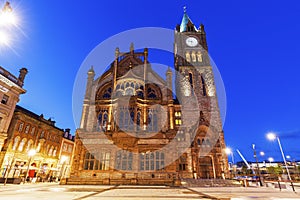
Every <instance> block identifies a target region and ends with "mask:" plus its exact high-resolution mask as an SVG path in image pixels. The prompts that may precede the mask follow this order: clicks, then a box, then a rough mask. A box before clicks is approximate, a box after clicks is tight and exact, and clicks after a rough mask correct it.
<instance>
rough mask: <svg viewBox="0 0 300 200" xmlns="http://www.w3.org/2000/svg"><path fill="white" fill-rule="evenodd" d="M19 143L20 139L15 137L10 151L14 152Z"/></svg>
mask: <svg viewBox="0 0 300 200" xmlns="http://www.w3.org/2000/svg"><path fill="white" fill-rule="evenodd" d="M19 141H20V137H15V139H14V145H13V147H12V150H14V151H15V150H16V149H17V146H18V144H19Z"/></svg>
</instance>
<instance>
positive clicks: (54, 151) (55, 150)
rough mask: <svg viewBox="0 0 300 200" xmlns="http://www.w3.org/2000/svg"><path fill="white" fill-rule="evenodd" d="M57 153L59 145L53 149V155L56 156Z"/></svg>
mask: <svg viewBox="0 0 300 200" xmlns="http://www.w3.org/2000/svg"><path fill="white" fill-rule="evenodd" d="M56 153H57V147H55V148H54V150H53V156H54V157H55V156H56Z"/></svg>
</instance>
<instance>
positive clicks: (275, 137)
mask: <svg viewBox="0 0 300 200" xmlns="http://www.w3.org/2000/svg"><path fill="white" fill-rule="evenodd" d="M267 138H268V140H270V141H274V140H275V139H277V142H278V145H279V148H280V151H281V155H282V158H283V161H284V165H285V169H286V172H287V175H288V178H289V180H290V182H291V186H292V188H293V191H294V192H295V188H294V185H293V181H292V178H291V175H290V171H289V168H288V167H287V163H286V160H285V156H284V153H283V150H282V146H281V143H280V139H279V137H278V136H277V135H276V134H275V133H268V134H267Z"/></svg>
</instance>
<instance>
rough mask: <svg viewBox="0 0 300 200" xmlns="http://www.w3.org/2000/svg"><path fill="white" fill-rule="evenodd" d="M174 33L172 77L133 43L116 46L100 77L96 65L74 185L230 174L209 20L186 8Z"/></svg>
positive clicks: (78, 135) (87, 97)
mask: <svg viewBox="0 0 300 200" xmlns="http://www.w3.org/2000/svg"><path fill="white" fill-rule="evenodd" d="M174 34H175V35H174V38H175V41H174V48H175V49H174V52H175V54H174V70H175V73H174V72H172V70H171V69H170V68H169V69H168V70H166V72H165V75H166V77H165V79H164V78H162V77H161V76H160V75H159V74H158V73H157V72H155V71H154V70H153V68H152V67H151V63H150V59H149V58H148V53H149V52H148V49H147V48H145V49H144V51H136V50H135V49H134V46H133V44H131V46H130V50H129V52H120V50H119V48H116V50H115V60H114V61H113V62H112V63H111V65H110V67H109V69H108V70H106V72H105V73H104V74H102V75H101V76H100V77H95V72H94V70H93V68H91V69H90V70H89V71H88V78H87V85H86V92H85V97H84V102H83V110H82V118H81V123H80V127H79V128H78V129H77V131H76V140H75V154H74V160H73V164H72V169H71V175H70V178H68V179H66V181H65V183H66V184H164V185H165V184H168V185H179V184H180V179H182V178H183V179H184V178H194V179H197V178H225V177H227V176H228V161H227V156H226V154H225V152H224V149H225V142H224V134H223V130H222V122H221V118H220V109H219V106H218V99H217V94H216V88H215V82H214V75H213V71H212V66H211V64H210V59H209V56H208V53H207V51H208V47H207V42H206V33H205V30H204V26H203V25H200V27H199V28H196V26H195V25H194V24H193V23H192V21H191V20H190V18H189V17H188V15H187V13H184V15H183V19H182V22H181V24H180V25H178V26H176V29H175V33H174ZM99 56H100V55H99ZM99 58H100V57H99ZM174 80H175V81H174ZM174 82H175V88H176V89H175V91H173V89H172V88H173V84H174Z"/></svg>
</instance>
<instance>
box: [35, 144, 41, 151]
mask: <svg viewBox="0 0 300 200" xmlns="http://www.w3.org/2000/svg"><path fill="white" fill-rule="evenodd" d="M41 147H42V144H41V143H40V142H39V143H38V146H37V148H36V152H40V151H41Z"/></svg>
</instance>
